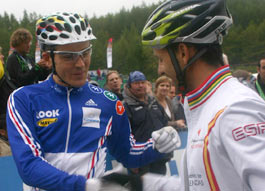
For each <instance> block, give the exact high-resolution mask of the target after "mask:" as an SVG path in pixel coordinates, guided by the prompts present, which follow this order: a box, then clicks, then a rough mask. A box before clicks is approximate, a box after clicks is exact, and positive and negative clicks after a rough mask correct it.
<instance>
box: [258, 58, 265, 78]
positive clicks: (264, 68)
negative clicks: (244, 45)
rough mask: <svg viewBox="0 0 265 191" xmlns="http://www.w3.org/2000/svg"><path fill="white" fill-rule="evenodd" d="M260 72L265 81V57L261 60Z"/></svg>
mask: <svg viewBox="0 0 265 191" xmlns="http://www.w3.org/2000/svg"><path fill="white" fill-rule="evenodd" d="M258 73H259V76H260V79H261V81H262V82H263V83H265V59H262V60H261V61H260V67H258Z"/></svg>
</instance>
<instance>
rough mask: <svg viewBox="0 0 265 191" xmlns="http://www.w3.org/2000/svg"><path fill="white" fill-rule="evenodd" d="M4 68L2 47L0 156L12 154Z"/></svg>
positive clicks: (0, 48)
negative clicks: (7, 126) (7, 121)
mask: <svg viewBox="0 0 265 191" xmlns="http://www.w3.org/2000/svg"><path fill="white" fill-rule="evenodd" d="M4 74H5V70H4V56H3V54H2V47H0V91H1V94H0V157H2V156H9V155H11V150H10V146H9V143H8V138H7V131H6V120H5V119H6V101H7V95H6V93H5V92H6V81H5V76H4Z"/></svg>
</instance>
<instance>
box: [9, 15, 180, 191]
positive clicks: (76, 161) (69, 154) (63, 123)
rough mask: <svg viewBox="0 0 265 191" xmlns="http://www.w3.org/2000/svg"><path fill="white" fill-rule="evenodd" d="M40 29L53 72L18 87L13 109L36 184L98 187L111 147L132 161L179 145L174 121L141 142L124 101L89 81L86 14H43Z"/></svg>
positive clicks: (20, 155) (20, 163) (16, 138)
mask: <svg viewBox="0 0 265 191" xmlns="http://www.w3.org/2000/svg"><path fill="white" fill-rule="evenodd" d="M51 29H54V30H51ZM36 35H37V39H38V41H39V43H40V47H41V51H43V54H42V55H43V59H44V60H45V61H47V62H51V63H50V64H51V65H52V67H53V74H52V75H50V76H49V78H48V79H47V80H45V81H44V82H42V83H39V84H33V85H30V86H24V87H22V88H20V89H18V90H16V91H14V92H13V93H12V94H11V95H10V98H9V100H8V113H7V128H8V137H9V142H10V145H11V149H12V154H13V156H14V160H15V163H16V166H17V168H18V172H19V174H20V177H21V178H22V180H23V181H24V182H25V183H26V184H28V185H29V186H31V187H33V188H32V190H40V189H41V190H54V191H58V190H60V191H68V190H71V191H72V190H80V191H99V190H100V189H101V188H100V187H101V185H102V184H104V182H103V181H101V180H100V179H99V178H100V177H102V176H103V174H104V172H105V157H106V150H107V149H108V151H109V152H110V154H111V155H112V156H114V157H115V158H116V159H117V160H118V161H119V162H121V163H123V164H124V165H125V166H127V167H139V166H141V165H146V164H148V163H150V162H152V161H154V160H156V159H159V158H162V157H163V156H164V154H161V153H159V152H165V153H167V152H172V149H173V150H174V149H176V146H174V145H175V143H174V142H176V141H177V142H178V140H179V139H178V137H177V136H178V135H177V134H176V133H174V132H173V130H172V129H170V128H168V127H165V128H163V129H161V130H159V132H154V134H153V136H154V137H153V139H150V140H149V141H148V142H146V143H141V144H140V145H139V144H138V143H136V142H135V140H133V139H132V137H131V134H130V125H129V120H128V118H127V116H126V113H125V110H124V107H123V105H122V102H121V101H119V100H118V99H117V97H116V96H115V94H113V93H111V92H109V91H105V90H103V89H101V88H99V87H97V86H94V85H91V84H89V83H88V81H87V72H88V69H89V66H90V61H91V52H92V44H91V40H93V39H95V36H94V35H93V33H92V28H91V26H90V25H89V24H88V21H87V20H86V19H85V18H83V17H81V16H80V15H79V14H69V13H56V14H53V15H51V16H48V17H43V18H41V19H40V20H38V21H37V24H36ZM46 37H50V38H46ZM161 136H163V137H162V138H161ZM172 136H173V137H172ZM164 137H165V138H164ZM168 145H169V146H168ZM153 146H154V148H153ZM172 146H173V147H172ZM155 149H156V150H157V151H159V152H157V151H156V150H155ZM111 188H112V186H111V185H109V190H112V189H111Z"/></svg>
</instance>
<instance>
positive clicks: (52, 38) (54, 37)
mask: <svg viewBox="0 0 265 191" xmlns="http://www.w3.org/2000/svg"><path fill="white" fill-rule="evenodd" d="M49 39H50V40H56V39H57V36H55V35H51V36H49Z"/></svg>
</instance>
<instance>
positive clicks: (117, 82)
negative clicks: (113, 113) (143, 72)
mask: <svg viewBox="0 0 265 191" xmlns="http://www.w3.org/2000/svg"><path fill="white" fill-rule="evenodd" d="M121 85H122V79H121V77H120V74H119V72H118V71H117V70H110V71H109V72H108V73H107V76H106V89H107V90H109V91H111V92H113V93H115V94H116V95H117V96H118V98H119V100H121V101H122V100H123V95H122V91H121Z"/></svg>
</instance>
